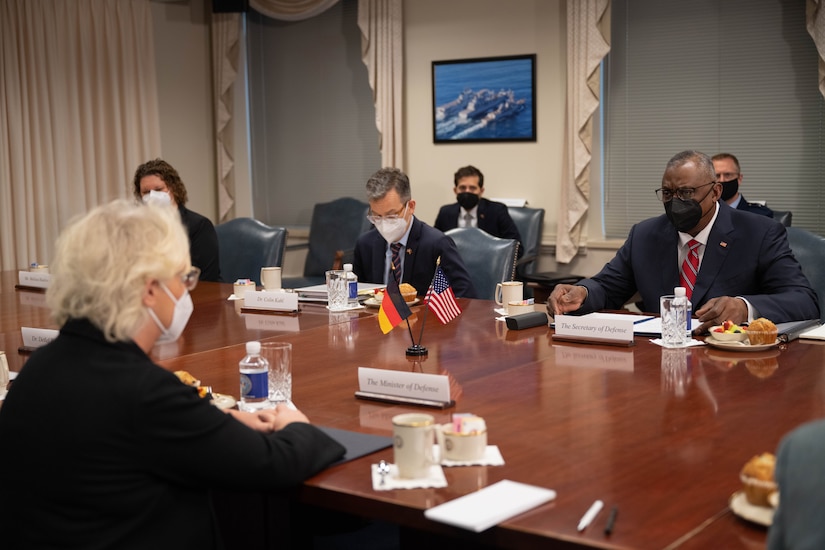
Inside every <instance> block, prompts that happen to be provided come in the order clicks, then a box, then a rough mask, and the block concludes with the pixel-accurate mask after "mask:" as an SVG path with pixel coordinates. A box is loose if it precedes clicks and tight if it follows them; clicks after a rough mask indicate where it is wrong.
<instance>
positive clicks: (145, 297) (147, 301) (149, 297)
mask: <svg viewBox="0 0 825 550" xmlns="http://www.w3.org/2000/svg"><path fill="white" fill-rule="evenodd" d="M158 290H160V289H159V287H158V282H157V280H155V279H149V280H148V281H146V282H145V283H144V284H143V292H142V294H141V301H142V302H143V305H144V306H146V307H148V308H151V307H152V306H154V305H155V304H156V303H157V300H158Z"/></svg>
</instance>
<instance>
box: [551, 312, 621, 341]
mask: <svg viewBox="0 0 825 550" xmlns="http://www.w3.org/2000/svg"><path fill="white" fill-rule="evenodd" d="M620 317H627V320H625V319H621V318H620ZM633 319H634V317H633V316H632V315H621V316H620V315H614V316H611V317H609V318H599V317H591V316H588V315H584V316H581V317H578V316H575V315H556V317H555V322H556V334H558V335H560V336H572V337H576V338H584V339H587V338H598V339H601V340H616V341H618V342H632V341H633Z"/></svg>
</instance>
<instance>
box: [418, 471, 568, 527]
mask: <svg viewBox="0 0 825 550" xmlns="http://www.w3.org/2000/svg"><path fill="white" fill-rule="evenodd" d="M554 498H556V491H553V490H552V489H545V488H544V487H536V486H535V485H527V484H525V483H518V482H516V481H509V480H507V479H504V480H502V481H499V482H498V483H494V484H492V485H489V486H487V487H485V488H484V489H481V490H480V491H476V492H475V493H470V494H469V495H464V496H463V497H459V498H457V499H455V500H451V501H449V502H445V503H444V504H440V505H438V506H435V507H433V508H430V509H429V510H425V511H424V515H425V516H426V517H427V518H429V519H431V520H433V521H440V522H441V523H446V524H448V525H454V526H456V527H461V528H462V529H469V530H470V531H475V532H476V533H480V532H481V531H484V530H485V529H489V528H490V527H492V526H494V525H497V524H499V523H501V522H502V521H505V520H507V519H510V518H511V517H514V516H517V515H519V514H522V513H524V512H526V511H527V510H530V509H531V508H535V507H536V506H540V505H542V504H544V503H545V502H549V501H551V500H553V499H554Z"/></svg>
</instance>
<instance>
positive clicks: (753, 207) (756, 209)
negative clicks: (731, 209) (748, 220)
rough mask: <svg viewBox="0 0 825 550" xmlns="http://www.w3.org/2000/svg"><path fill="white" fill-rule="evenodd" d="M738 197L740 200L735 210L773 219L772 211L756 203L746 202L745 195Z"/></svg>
mask: <svg viewBox="0 0 825 550" xmlns="http://www.w3.org/2000/svg"><path fill="white" fill-rule="evenodd" d="M740 197H741V200H740V201H739V204H737V205H736V209H737V210H744V211H745V212H752V213H754V214H760V215H762V216H768V217H769V218H773V210H771V209H770V208H768V207H767V206H764V205H761V204H759V203H758V202H748V199H746V198H745V195H740Z"/></svg>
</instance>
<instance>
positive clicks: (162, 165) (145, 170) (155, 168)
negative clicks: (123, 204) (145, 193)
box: [133, 159, 189, 206]
mask: <svg viewBox="0 0 825 550" xmlns="http://www.w3.org/2000/svg"><path fill="white" fill-rule="evenodd" d="M146 176H157V177H159V178H160V179H162V180H163V183H165V184H166V187H168V188H169V191H170V192H171V193H172V196H173V197H175V202H176V203H178V205H179V206H183V205H184V204H186V201H187V200H189V197H188V196H187V194H186V186H185V185H183V181H182V180H181V179H180V176H179V175H178V171H177V170H175V169H174V168H173V167H172V165H171V164H169V163H168V162H166V161H165V160H163V159H155V160H150V161H148V162H144V163H143V164H141V165H140V166H138V169H137V170H136V171H135V178H134V182H133V183H134V187H135V189H134V193H135V197H136V198H137V199H138V200H140V198H141V194H140V180H142V179H143V178H145V177H146Z"/></svg>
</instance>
